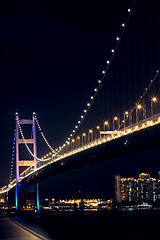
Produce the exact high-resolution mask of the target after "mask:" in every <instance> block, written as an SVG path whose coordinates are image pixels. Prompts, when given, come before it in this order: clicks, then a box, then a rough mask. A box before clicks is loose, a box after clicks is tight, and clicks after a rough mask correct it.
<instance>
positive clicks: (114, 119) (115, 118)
mask: <svg viewBox="0 0 160 240" xmlns="http://www.w3.org/2000/svg"><path fill="white" fill-rule="evenodd" d="M117 120H118V117H114V118H113V131H114V128H115V126H114V122H115V121H117Z"/></svg>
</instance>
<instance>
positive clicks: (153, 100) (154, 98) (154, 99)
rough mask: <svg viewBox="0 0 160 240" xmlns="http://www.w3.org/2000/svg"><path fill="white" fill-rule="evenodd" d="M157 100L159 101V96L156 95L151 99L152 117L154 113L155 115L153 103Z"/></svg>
mask: <svg viewBox="0 0 160 240" xmlns="http://www.w3.org/2000/svg"><path fill="white" fill-rule="evenodd" d="M155 102H157V98H156V97H152V99H151V117H153V115H154V111H153V104H154V103H155Z"/></svg>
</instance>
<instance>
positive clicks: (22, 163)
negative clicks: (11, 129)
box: [15, 113, 39, 211]
mask: <svg viewBox="0 0 160 240" xmlns="http://www.w3.org/2000/svg"><path fill="white" fill-rule="evenodd" d="M15 121H16V146H15V147H16V186H15V207H16V210H18V209H21V206H20V198H21V196H20V193H24V194H23V195H25V193H32V194H33V195H34V201H35V207H36V209H37V211H39V189H38V183H37V184H34V185H22V184H20V182H19V180H20V178H21V176H20V168H21V167H31V168H33V170H35V169H37V160H36V158H34V159H33V160H27V159H25V160H21V159H20V144H33V154H34V156H35V157H37V145H36V121H35V115H34V113H33V116H32V119H19V116H18V113H16V116H15ZM19 124H20V125H31V127H32V132H31V133H32V134H31V133H30V136H32V137H31V138H27V139H25V141H24V139H23V138H21V137H20V131H19V130H20V129H19V126H18V125H19Z"/></svg>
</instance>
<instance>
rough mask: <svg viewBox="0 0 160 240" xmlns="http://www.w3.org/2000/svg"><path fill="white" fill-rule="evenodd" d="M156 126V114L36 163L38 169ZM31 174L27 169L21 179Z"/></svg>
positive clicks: (159, 122) (157, 118)
mask: <svg viewBox="0 0 160 240" xmlns="http://www.w3.org/2000/svg"><path fill="white" fill-rule="evenodd" d="M157 124H160V114H157V115H154V116H153V117H150V118H147V119H145V120H142V121H140V122H138V123H134V124H132V125H130V126H127V127H125V128H124V127H123V128H122V129H119V130H118V131H117V130H115V131H113V133H112V134H108V135H105V136H103V137H100V138H98V139H95V140H93V141H91V142H90V143H87V144H84V145H83V146H81V147H78V148H75V149H73V150H71V151H68V152H66V153H64V154H62V155H60V156H58V157H56V158H53V159H52V160H50V161H44V162H38V169H40V168H42V167H45V166H47V165H49V164H51V163H53V162H56V161H59V160H61V159H64V158H66V157H68V156H71V155H75V154H77V153H79V152H82V151H85V150H87V149H89V148H92V147H95V146H97V145H101V144H103V143H106V142H108V141H112V140H114V139H116V138H120V137H122V136H124V135H128V134H132V133H134V132H136V131H140V130H142V129H145V128H148V127H151V126H153V125H157ZM31 173H33V170H32V169H31V168H28V169H27V170H26V171H24V172H23V173H22V174H21V177H22V178H23V177H26V176H28V175H29V174H31Z"/></svg>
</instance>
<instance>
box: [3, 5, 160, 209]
mask: <svg viewBox="0 0 160 240" xmlns="http://www.w3.org/2000/svg"><path fill="white" fill-rule="evenodd" d="M135 3H136V2H135V1H134V2H133V6H132V7H131V8H129V9H128V10H127V18H126V20H125V22H123V23H122V24H121V27H122V30H121V34H120V35H119V36H117V37H116V44H115V47H114V48H112V49H111V51H110V52H111V56H110V58H109V59H107V60H106V67H105V69H104V70H102V76H101V78H100V79H99V80H98V81H97V85H96V87H95V88H94V90H93V94H92V95H91V96H90V97H89V101H88V102H87V104H86V106H85V108H84V109H83V113H82V114H81V116H80V119H79V120H78V121H77V124H75V126H74V128H73V130H72V131H71V133H70V134H69V136H68V138H67V139H66V140H65V141H64V143H63V144H62V145H61V146H59V147H57V148H54V147H52V146H51V144H50V143H49V142H48V140H47V138H46V136H45V134H44V132H43V131H42V128H41V126H40V122H39V120H38V117H37V115H36V113H35V112H34V113H33V116H32V119H21V118H20V116H19V114H18V112H16V114H15V122H16V129H15V133H14V144H13V157H12V164H11V175H10V181H9V184H8V185H7V186H4V187H2V188H1V189H0V194H4V193H8V192H9V191H10V190H11V189H13V188H15V206H16V208H18V195H19V188H20V187H19V186H21V188H23V186H24V185H25V186H26V185H28V186H34V187H33V189H32V190H28V191H31V192H32V191H33V192H35V193H36V202H37V210H38V209H39V199H38V182H40V181H42V180H43V179H45V178H48V177H49V176H53V175H56V174H58V173H62V172H65V171H68V170H70V169H73V168H79V167H82V166H85V165H88V164H93V163H95V162H98V161H104V160H107V159H112V158H114V157H118V156H123V155H126V154H131V153H135V152H139V151H145V150H148V149H153V148H156V147H159V132H160V101H159V99H160V81H159V80H160V69H159V63H160V62H159V51H158V50H157V48H158V46H159V44H158V45H157V46H154V48H155V53H156V54H155V55H154V57H153V58H154V59H157V63H156V65H155V66H153V65H152V64H150V59H149V60H148V62H149V63H148V64H149V66H150V69H151V70H150V71H149V74H148V75H147V74H145V77H146V76H150V75H151V74H152V79H144V77H142V78H141V79H142V81H140V76H139V75H138V76H137V78H138V80H137V79H136V81H135V82H136V84H135V85H134V82H132V84H128V82H129V83H130V80H129V78H131V79H132V77H134V79H135V76H134V74H131V75H133V76H129V78H128V79H125V81H124V79H123V78H122V75H120V74H118V77H117V76H116V78H117V79H118V80H119V81H118V82H117V84H116V83H115V85H114V84H113V79H115V76H113V78H111V76H112V71H113V67H112V66H114V65H115V62H116V61H115V59H116V57H117V55H118V53H119V52H121V46H122V45H124V47H125V45H126V44H125V39H127V40H126V41H129V40H128V38H127V37H128V36H127V34H126V33H127V31H129V30H128V29H129V28H131V26H130V25H131V22H133V18H134V17H135V11H136V6H135ZM154 7H155V6H154ZM155 9H156V11H157V8H155ZM155 9H154V10H155ZM157 15H158V14H157ZM157 19H158V18H157ZM157 19H156V20H157ZM152 21H154V22H155V18H154V19H152ZM157 25H158V23H157ZM131 30H132V28H131ZM136 31H137V29H136ZM152 31H153V30H152ZM153 33H154V34H155V36H156V37H157V39H160V33H159V32H158V31H157V30H156V31H154V32H153ZM149 36H150V35H149ZM148 39H150V37H148ZM151 41H152V44H153V45H154V44H155V42H154V43H153V39H151ZM157 42H158V41H157ZM147 47H148V45H147ZM130 48H131V49H132V50H133V46H132V45H131V46H130ZM123 51H124V49H123ZM152 51H153V49H152ZM157 51H158V54H157ZM118 57H119V56H118ZM144 58H145V56H144ZM117 59H118V58H117ZM144 62H146V59H145V60H144ZM131 64H132V63H131ZM146 66H148V65H147V64H146ZM147 71H148V69H146V72H147ZM153 73H154V75H153ZM108 78H109V80H108ZM132 80H133V79H132ZM115 81H116V80H115ZM126 85H127V88H129V89H130V90H126ZM111 87H112V88H114V91H113V90H112V91H111ZM135 87H137V88H135ZM113 92H114V94H113ZM115 96H116V97H115ZM126 99H128V100H127V104H126ZM129 100H130V102H129ZM115 112H116V114H115ZM23 125H31V126H32V133H31V135H32V136H31V138H26V137H25V133H24V131H23ZM38 133H39V135H40V136H41V137H42V139H43V140H44V142H45V144H46V145H47V147H48V148H49V149H50V150H49V152H48V153H47V154H45V155H44V156H43V157H39V156H38V154H37V141H36V140H37V139H36V136H37V135H38ZM21 144H23V145H24V146H25V147H26V149H27V151H28V153H29V154H30V155H31V157H32V160H31V159H30V160H27V159H26V160H20V158H19V145H21ZM14 162H15V179H12V175H13V169H14V166H13V164H14ZM21 168H23V169H24V168H25V170H20V169H21Z"/></svg>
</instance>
